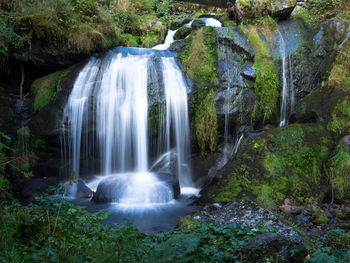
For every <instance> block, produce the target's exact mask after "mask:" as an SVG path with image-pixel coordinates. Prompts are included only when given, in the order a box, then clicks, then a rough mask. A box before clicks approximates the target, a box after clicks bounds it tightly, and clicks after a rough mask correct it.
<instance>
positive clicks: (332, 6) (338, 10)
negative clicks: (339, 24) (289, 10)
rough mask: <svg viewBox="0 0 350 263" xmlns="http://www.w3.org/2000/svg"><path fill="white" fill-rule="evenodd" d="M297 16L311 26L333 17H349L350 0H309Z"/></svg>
mask: <svg viewBox="0 0 350 263" xmlns="http://www.w3.org/2000/svg"><path fill="white" fill-rule="evenodd" d="M305 3H306V6H305V8H303V9H302V10H301V11H299V12H298V14H297V16H299V17H301V18H303V20H304V21H306V22H307V23H309V24H310V25H311V26H315V27H316V26H318V25H319V22H320V21H324V20H326V19H330V18H333V17H339V18H346V19H349V18H350V17H349V9H350V6H349V2H348V1H347V0H309V1H307V2H305Z"/></svg>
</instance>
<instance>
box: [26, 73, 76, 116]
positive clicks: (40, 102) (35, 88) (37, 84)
mask: <svg viewBox="0 0 350 263" xmlns="http://www.w3.org/2000/svg"><path fill="white" fill-rule="evenodd" d="M69 71H70V70H69V69H67V70H61V71H57V72H55V73H52V74H50V75H48V76H45V77H42V78H40V79H37V80H35V81H34V82H33V84H32V92H33V93H34V96H35V97H34V109H35V111H38V110H40V109H42V108H43V107H45V106H46V105H47V104H48V103H49V102H50V101H51V100H52V99H53V98H54V97H55V96H56V94H57V93H58V92H59V91H60V89H61V84H60V81H61V79H62V78H64V77H65V76H66V75H67V74H68V73H69Z"/></svg>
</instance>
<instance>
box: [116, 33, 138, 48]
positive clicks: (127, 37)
mask: <svg viewBox="0 0 350 263" xmlns="http://www.w3.org/2000/svg"><path fill="white" fill-rule="evenodd" d="M121 41H122V43H123V45H124V46H127V47H138V46H139V43H140V37H138V36H133V35H132V34H122V35H121Z"/></svg>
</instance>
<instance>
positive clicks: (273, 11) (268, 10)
mask: <svg viewBox="0 0 350 263" xmlns="http://www.w3.org/2000/svg"><path fill="white" fill-rule="evenodd" d="M296 3H297V1H296V0H237V1H235V4H234V6H233V7H232V8H231V12H232V13H233V15H234V16H235V18H236V20H239V21H241V20H243V21H252V20H254V19H258V18H261V17H264V16H266V15H270V16H273V17H276V18H278V19H285V18H288V17H289V16H290V14H291V13H292V12H293V10H294V7H295V6H296Z"/></svg>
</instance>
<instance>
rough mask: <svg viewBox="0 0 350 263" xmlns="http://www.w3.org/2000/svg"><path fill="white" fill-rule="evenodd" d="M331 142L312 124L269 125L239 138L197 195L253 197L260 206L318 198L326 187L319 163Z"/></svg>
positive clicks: (220, 198)
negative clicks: (237, 145) (233, 154)
mask: <svg viewBox="0 0 350 263" xmlns="http://www.w3.org/2000/svg"><path fill="white" fill-rule="evenodd" d="M331 146H332V143H331V141H330V139H329V134H328V133H327V131H326V130H325V129H324V128H323V127H322V126H321V125H318V124H303V125H302V124H293V125H290V126H288V127H286V128H275V129H271V130H269V131H267V132H264V133H262V134H261V135H259V136H256V137H252V138H249V139H247V140H245V141H244V142H243V143H242V145H241V146H240V149H239V151H238V153H237V158H236V159H234V160H231V161H230V162H229V163H228V164H227V165H226V166H225V167H224V168H223V169H222V170H221V171H219V172H218V177H217V178H216V179H215V181H214V183H213V184H212V185H211V186H210V187H209V188H207V189H205V190H204V191H203V195H204V196H205V199H207V201H209V202H230V201H233V200H237V199H255V200H257V201H258V202H259V203H260V204H262V205H265V206H272V205H274V204H275V203H276V202H281V201H282V200H284V199H285V198H287V197H288V198H292V199H294V200H298V201H300V202H305V201H307V200H317V199H320V198H322V197H323V193H324V192H325V191H326V189H327V186H325V185H324V181H325V180H324V179H325V178H323V173H322V168H323V164H324V162H325V161H326V159H327V156H328V153H329V149H330V148H331ZM219 178H221V179H219Z"/></svg>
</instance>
